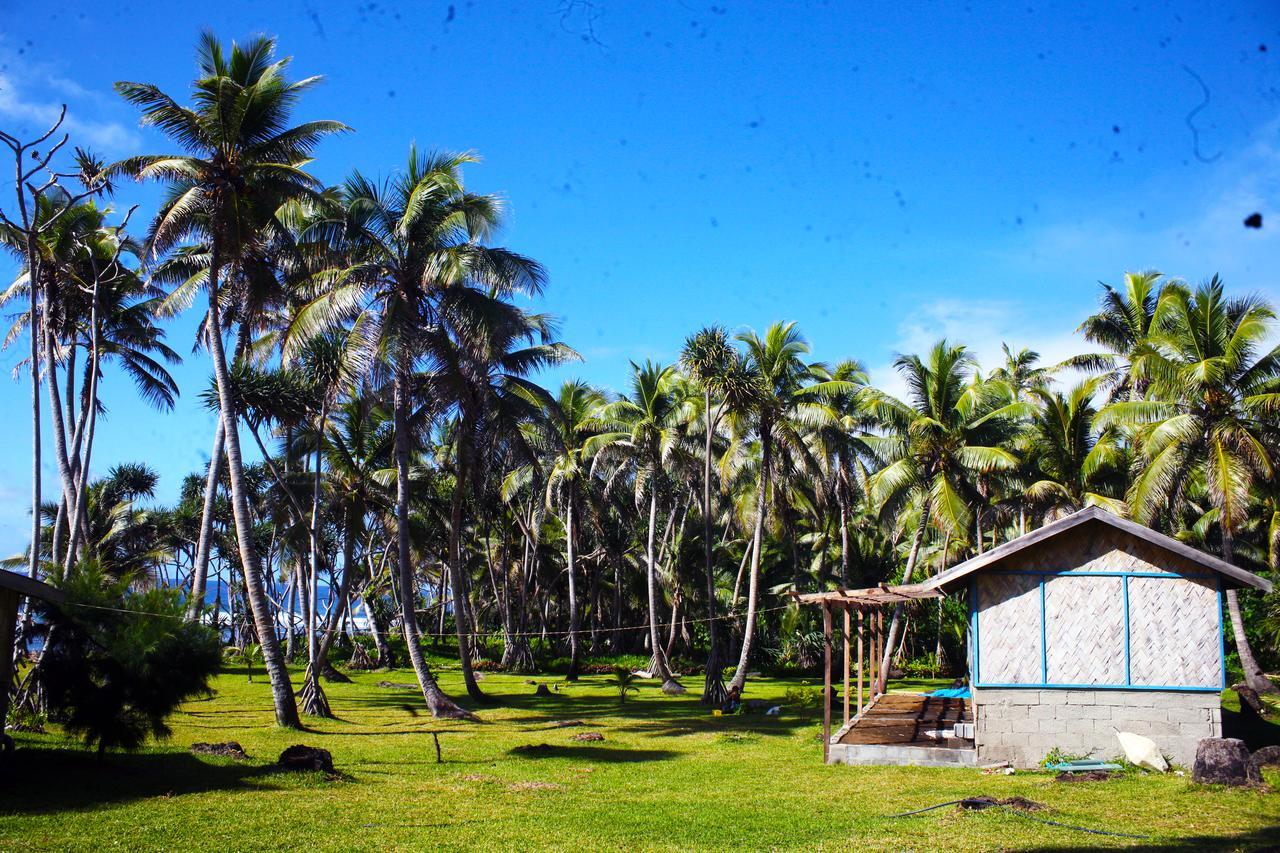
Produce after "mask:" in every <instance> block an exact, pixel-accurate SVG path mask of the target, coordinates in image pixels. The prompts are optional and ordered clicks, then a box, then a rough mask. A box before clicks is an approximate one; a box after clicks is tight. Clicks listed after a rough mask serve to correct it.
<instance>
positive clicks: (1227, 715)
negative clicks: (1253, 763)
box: [1222, 708, 1280, 752]
mask: <svg viewBox="0 0 1280 853" xmlns="http://www.w3.org/2000/svg"><path fill="white" fill-rule="evenodd" d="M1222 736H1223V737H1236V738H1240V740H1242V741H1244V742H1245V745H1246V746H1248V747H1249V750H1250V751H1252V752H1256V751H1257V750H1259V749H1262V748H1263V747H1264V746H1278V745H1280V725H1277V724H1276V723H1273V722H1271V721H1269V720H1266V719H1263V718H1262V717H1259V716H1258V715H1257V714H1251V713H1242V712H1240V711H1231V710H1228V709H1226V708H1223V709H1222Z"/></svg>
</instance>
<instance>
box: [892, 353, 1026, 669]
mask: <svg viewBox="0 0 1280 853" xmlns="http://www.w3.org/2000/svg"><path fill="white" fill-rule="evenodd" d="M894 367H895V368H896V369H897V371H898V373H899V374H901V376H902V378H903V379H904V380H906V383H907V391H908V398H907V400H905V401H904V400H898V399H896V398H894V397H892V396H890V395H888V394H885V393H884V392H882V391H869V392H868V404H869V406H870V407H871V411H872V412H873V413H874V414H875V415H876V417H877V419H878V420H879V421H880V423H881V428H882V429H883V430H884V435H882V436H880V437H877V438H875V439H868V441H869V442H871V444H872V446H873V447H875V448H877V449H878V453H879V455H880V457H881V460H882V461H883V463H884V467H883V468H881V469H880V470H879V471H877V472H876V473H875V474H873V475H872V476H871V478H870V480H869V484H868V485H869V488H870V497H871V502H872V504H873V505H875V506H877V507H879V508H880V510H881V512H882V513H885V514H888V515H890V516H893V515H896V514H899V513H901V514H903V515H908V514H909V513H907V512H906V509H907V508H908V507H914V508H915V510H916V513H915V514H916V516H917V521H916V529H915V534H914V535H913V537H912V539H911V549H910V551H909V552H908V556H907V564H906V568H905V570H904V571H903V575H902V582H903V583H904V584H905V583H911V577H912V575H913V574H914V572H915V568H916V562H917V560H918V559H919V556H920V545H921V542H922V541H923V539H924V534H925V530H926V528H927V527H928V525H929V523H930V521H931V520H932V521H933V522H934V523H935V524H936V525H937V526H939V527H940V528H942V530H943V531H944V532H949V533H950V534H951V535H952V536H963V535H965V532H966V531H967V530H968V528H969V522H970V519H971V517H972V508H973V507H975V506H977V505H979V503H980V502H981V501H982V500H983V497H982V495H981V494H980V492H979V491H978V488H977V480H978V478H979V477H980V476H981V475H983V474H989V473H992V472H996V471H1007V470H1010V469H1012V468H1013V467H1014V466H1016V465H1017V463H1018V459H1017V456H1015V455H1014V454H1013V453H1012V452H1010V451H1009V450H1007V449H1006V448H1005V447H1004V446H1003V444H1004V443H1005V441H1006V440H1007V439H1008V438H1009V437H1010V435H1011V432H1012V427H1011V423H1010V419H1011V416H1012V415H1013V414H1015V413H1016V412H1017V411H1020V410H1021V408H1022V406H1021V405H1020V404H1017V403H1012V404H1009V405H1008V406H1004V407H996V406H994V405H993V395H992V393H991V391H990V390H989V389H985V388H984V386H983V385H982V384H973V383H970V382H968V381H966V375H967V374H968V373H970V372H971V371H973V370H974V369H975V367H976V364H975V362H974V360H973V357H972V356H971V355H969V353H968V352H967V351H966V350H965V348H964V347H963V346H960V345H955V344H950V343H948V342H947V341H945V340H942V341H938V343H936V344H935V345H934V346H933V349H931V350H930V351H929V353H928V354H927V355H926V356H925V358H924V359H921V358H920V357H919V356H918V355H901V356H898V358H897V359H896V360H895V362H894ZM901 622H902V605H900V604H899V605H897V606H895V607H894V610H893V618H892V620H891V621H890V623H889V635H888V638H887V641H886V642H885V649H884V657H883V659H882V660H881V661H880V669H879V679H880V683H881V684H884V682H885V680H886V679H887V678H888V675H889V661H890V660H891V658H892V655H893V653H894V650H895V649H896V647H897V640H898V636H899V632H900V629H901Z"/></svg>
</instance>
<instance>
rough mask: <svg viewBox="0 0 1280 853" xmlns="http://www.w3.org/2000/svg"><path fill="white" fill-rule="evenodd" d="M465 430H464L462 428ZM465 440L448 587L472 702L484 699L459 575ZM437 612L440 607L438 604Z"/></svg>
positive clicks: (453, 512)
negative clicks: (451, 596)
mask: <svg viewBox="0 0 1280 853" xmlns="http://www.w3.org/2000/svg"><path fill="white" fill-rule="evenodd" d="M464 428H465V427H464ZM465 445H466V441H465V440H463V441H460V442H459V446H458V476H457V479H456V480H455V481H454V484H453V499H452V501H451V502H450V503H451V506H450V510H449V554H448V563H449V584H450V586H452V587H453V631H454V634H455V635H456V636H457V638H458V660H459V662H460V663H461V665H462V682H463V684H465V685H466V688H467V695H468V696H470V697H471V698H472V699H474V700H476V701H482V700H484V698H485V695H484V691H483V690H481V689H480V684H479V682H477V681H476V674H475V670H474V669H473V667H472V660H471V625H472V622H471V613H470V608H469V607H468V606H467V605H468V604H469V599H470V596H469V594H468V591H467V579H466V577H465V576H464V575H463V573H462V524H463V519H462V511H463V508H464V504H465V502H466V474H467V471H466V468H467V466H468V463H467V461H466V459H464V457H469V455H470V454H469V453H468V452H467V450H466V448H465ZM441 612H442V613H443V612H444V606H443V605H441Z"/></svg>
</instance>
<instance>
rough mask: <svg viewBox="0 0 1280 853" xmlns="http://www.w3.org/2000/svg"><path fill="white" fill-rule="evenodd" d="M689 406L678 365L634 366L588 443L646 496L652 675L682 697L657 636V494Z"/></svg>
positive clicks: (599, 417) (680, 437) (637, 494)
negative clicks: (625, 391)
mask: <svg viewBox="0 0 1280 853" xmlns="http://www.w3.org/2000/svg"><path fill="white" fill-rule="evenodd" d="M687 404H688V401H687V400H685V399H684V398H683V397H682V396H681V395H680V386H679V383H678V382H677V374H676V369H675V367H674V366H670V365H668V366H663V365H660V364H655V363H653V362H652V361H646V362H645V363H644V365H643V366H641V365H638V364H636V363H635V362H632V363H631V393H630V395H629V396H626V397H623V398H621V399H619V400H615V401H614V402H612V403H608V404H606V405H604V406H602V407H600V408H599V409H598V410H597V414H596V417H595V421H596V422H597V425H598V428H599V429H600V430H601V432H600V433H599V434H598V435H594V436H592V437H590V438H589V439H587V441H586V444H585V447H584V451H585V452H586V454H587V455H588V456H591V457H599V458H600V459H601V460H605V461H611V460H614V459H616V460H618V461H620V462H622V463H623V464H624V465H625V466H627V467H628V468H629V469H630V470H631V472H632V473H633V475H634V483H635V498H636V506H637V507H639V506H640V505H641V503H642V501H643V500H644V497H645V496H646V495H647V496H648V500H649V521H648V535H647V538H646V544H645V571H646V587H647V592H648V602H649V643H650V648H651V649H652V651H653V659H652V662H651V664H650V670H651V671H652V672H653V674H654V675H655V676H656V677H657V678H659V679H660V680H661V681H662V689H663V690H664V691H665V692H667V693H683V692H684V687H683V686H681V684H680V682H678V681H676V679H675V678H674V677H673V676H672V674H671V670H670V668H669V667H668V665H667V660H666V656H665V655H664V654H663V646H662V641H661V640H660V639H659V636H658V558H657V547H656V546H657V540H656V536H657V526H658V493H659V491H662V490H663V489H664V487H665V486H666V468H667V467H668V466H670V465H672V464H674V462H675V458H676V457H677V456H678V455H680V454H681V453H683V452H684V448H683V447H682V444H683V441H684V432H683V426H684V425H685V424H686V423H687V421H688V416H687V415H688V413H687Z"/></svg>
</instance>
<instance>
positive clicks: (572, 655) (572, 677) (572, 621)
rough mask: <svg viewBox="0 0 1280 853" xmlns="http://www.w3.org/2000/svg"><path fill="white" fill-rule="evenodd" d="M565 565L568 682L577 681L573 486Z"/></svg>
mask: <svg viewBox="0 0 1280 853" xmlns="http://www.w3.org/2000/svg"><path fill="white" fill-rule="evenodd" d="M564 536H565V563H566V564H567V567H568V570H569V674H568V676H566V678H567V679H568V680H569V681H577V679H578V665H579V660H578V656H579V654H580V652H579V645H578V628H579V622H578V586H577V581H575V580H574V575H575V574H576V572H575V570H574V562H575V561H574V543H573V485H572V483H570V484H569V488H568V495H566V497H565V508H564Z"/></svg>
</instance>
